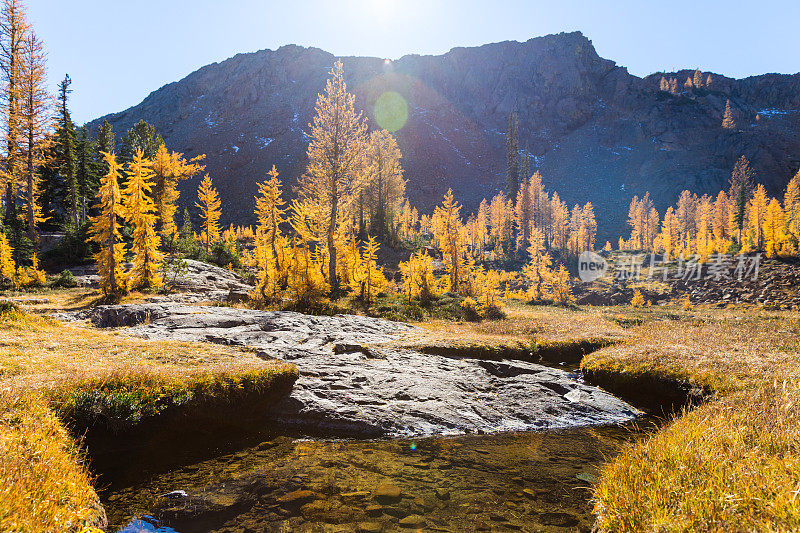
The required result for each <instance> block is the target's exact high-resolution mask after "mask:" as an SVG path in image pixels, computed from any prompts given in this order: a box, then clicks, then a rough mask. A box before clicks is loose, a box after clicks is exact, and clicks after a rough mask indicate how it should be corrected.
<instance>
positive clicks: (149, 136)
mask: <svg viewBox="0 0 800 533" xmlns="http://www.w3.org/2000/svg"><path fill="white" fill-rule="evenodd" d="M163 143H164V139H163V138H162V137H161V135H159V133H158V132H157V131H156V127H155V126H153V125H152V124H149V123H147V122H145V121H144V120H140V121H139V122H137V123H136V124H134V125H133V127H132V128H131V129H129V130H128V133H126V134H125V136H124V137H123V138H122V149H121V150H120V156H121V158H122V161H124V162H125V163H127V162H129V161H132V160H133V156H134V154H135V153H136V150H137V149H141V150H142V152H144V157H146V158H148V159H152V158H154V157H155V156H156V152H157V151H158V147H159V146H161V145H162V144H163Z"/></svg>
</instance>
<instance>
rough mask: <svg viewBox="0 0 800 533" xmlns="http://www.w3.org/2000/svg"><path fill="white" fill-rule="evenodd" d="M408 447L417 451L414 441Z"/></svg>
mask: <svg viewBox="0 0 800 533" xmlns="http://www.w3.org/2000/svg"><path fill="white" fill-rule="evenodd" d="M410 448H411V451H412V452H415V451H417V443H416V442H412V443H411V446H410Z"/></svg>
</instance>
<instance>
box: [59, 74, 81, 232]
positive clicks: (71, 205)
mask: <svg viewBox="0 0 800 533" xmlns="http://www.w3.org/2000/svg"><path fill="white" fill-rule="evenodd" d="M71 83H72V80H71V79H70V77H69V74H67V75H66V76H65V77H64V80H63V81H62V82H61V83H60V84H59V86H58V100H59V116H58V130H57V131H56V145H57V149H56V157H57V159H58V172H59V178H60V180H59V181H60V182H61V184H62V186H63V191H64V193H65V199H64V200H65V201H64V203H65V204H66V208H67V214H68V216H69V219H68V223H71V224H72V227H73V228H75V229H77V227H78V226H79V220H78V205H79V200H80V187H79V185H78V176H77V163H76V159H75V125H74V124H73V123H72V118H71V117H70V114H69V108H68V107H67V100H68V99H69V93H71V92H72V90H71V89H70V88H69V86H70V84H71Z"/></svg>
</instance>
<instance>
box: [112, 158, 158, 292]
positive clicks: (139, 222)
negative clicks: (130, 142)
mask: <svg viewBox="0 0 800 533" xmlns="http://www.w3.org/2000/svg"><path fill="white" fill-rule="evenodd" d="M126 174H127V178H128V182H127V185H126V186H125V190H124V191H123V193H122V194H123V198H124V200H123V207H124V212H125V220H126V221H127V222H128V224H130V225H131V227H132V228H133V240H132V242H131V248H130V251H131V252H132V253H133V267H132V268H131V270H130V272H128V279H127V281H128V289H140V288H142V289H145V288H159V287H161V285H162V284H163V279H162V277H161V273H160V271H161V261H162V259H163V258H164V255H163V254H162V253H161V252H160V251H159V247H160V246H161V237H159V235H158V233H156V207H155V204H154V203H153V200H152V193H153V181H154V178H155V174H154V173H153V169H152V162H151V161H149V160H148V159H145V157H144V153H143V152H142V150H141V149H137V150H136V153H135V154H134V156H133V161H131V162H130V163H129V164H128V170H127V172H126Z"/></svg>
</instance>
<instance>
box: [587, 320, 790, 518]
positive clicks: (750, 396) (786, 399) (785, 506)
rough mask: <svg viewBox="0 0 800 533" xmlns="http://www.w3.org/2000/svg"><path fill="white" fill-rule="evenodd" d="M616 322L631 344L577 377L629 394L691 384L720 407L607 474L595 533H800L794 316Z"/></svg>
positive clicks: (633, 453)
mask: <svg viewBox="0 0 800 533" xmlns="http://www.w3.org/2000/svg"><path fill="white" fill-rule="evenodd" d="M619 311H620V312H621V314H622V315H624V316H621V317H619V321H620V322H623V323H628V324H630V327H629V328H628V332H629V334H630V337H629V338H628V339H627V340H626V342H625V343H623V344H619V345H615V346H611V347H607V348H604V349H602V350H599V351H597V352H594V353H592V354H589V355H588V356H586V357H585V358H584V359H583V361H582V363H581V366H582V368H584V369H585V370H600V371H605V372H609V371H610V372H611V373H612V374H615V375H617V376H618V378H619V379H620V381H624V382H629V383H630V382H634V383H635V382H636V378H637V377H641V376H645V375H647V376H651V377H656V378H661V379H664V380H667V381H669V380H673V381H678V382H684V383H689V384H692V385H695V386H700V387H704V388H706V389H710V390H712V391H714V392H715V398H714V399H713V400H711V401H710V402H708V403H707V404H705V405H703V406H701V407H699V408H697V409H695V410H694V411H691V412H688V413H686V414H684V415H683V416H681V417H679V418H678V419H676V420H675V421H673V422H672V423H671V424H669V425H668V426H666V427H665V428H664V429H662V430H661V431H660V432H658V433H657V434H655V435H654V436H653V437H651V438H650V439H648V440H646V441H645V442H643V443H640V444H636V445H633V446H631V447H630V448H629V449H628V450H627V451H625V452H624V453H622V454H621V455H620V456H618V457H617V458H616V459H614V460H613V461H612V462H611V463H610V464H608V465H607V466H606V467H605V469H604V471H603V474H602V476H601V479H600V483H599V484H598V485H597V487H596V488H595V495H594V499H595V514H596V516H597V519H598V522H597V525H598V528H599V530H600V531H796V530H797V529H798V528H800V496H799V495H798V491H800V454H799V452H800V426H798V422H800V420H798V415H799V414H800V407H799V406H798V405H799V404H798V402H800V388H798V385H797V383H798V377H800V345H798V338H800V314H798V313H797V312H788V311H786V312H765V311H760V310H755V309H688V310H685V309H680V308H673V309H668V310H664V309H658V308H648V309H646V310H631V309H628V310H624V309H622V310H619Z"/></svg>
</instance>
